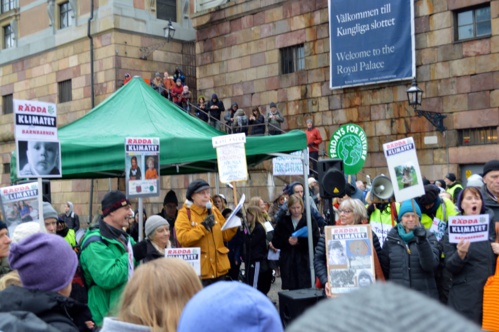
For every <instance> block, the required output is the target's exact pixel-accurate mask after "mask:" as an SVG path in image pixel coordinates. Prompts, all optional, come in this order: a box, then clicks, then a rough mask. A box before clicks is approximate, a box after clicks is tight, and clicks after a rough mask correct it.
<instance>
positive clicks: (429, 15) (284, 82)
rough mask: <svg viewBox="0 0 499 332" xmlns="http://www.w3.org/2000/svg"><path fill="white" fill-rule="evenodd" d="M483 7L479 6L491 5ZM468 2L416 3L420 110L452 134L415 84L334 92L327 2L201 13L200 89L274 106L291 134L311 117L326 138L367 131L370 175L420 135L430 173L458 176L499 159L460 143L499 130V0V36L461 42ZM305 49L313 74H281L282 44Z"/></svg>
mask: <svg viewBox="0 0 499 332" xmlns="http://www.w3.org/2000/svg"><path fill="white" fill-rule="evenodd" d="M477 1H478V2H477ZM477 1H474V2H473V4H475V3H482V2H484V1H481V0H477ZM485 2H487V1H485ZM469 5H471V4H470V3H468V2H467V1H464V2H463V1H457V2H456V1H451V0H434V1H426V0H424V1H423V0H417V1H415V2H414V6H415V31H416V67H417V80H418V85H419V87H420V88H422V89H423V90H424V92H425V93H424V96H423V99H424V100H423V105H422V107H421V109H425V110H431V111H437V112H443V113H445V114H446V115H447V118H446V119H445V120H444V124H445V126H446V127H447V128H448V130H447V132H446V133H445V136H444V135H442V134H441V133H439V132H436V131H435V128H434V127H433V126H432V125H431V124H430V123H429V122H428V121H427V120H426V119H424V118H418V117H416V116H415V115H414V113H413V110H412V108H410V107H409V106H408V104H407V96H406V90H407V89H408V88H409V86H410V84H411V82H410V81H406V82H399V83H386V84H378V85H369V86H364V87H353V88H345V89H340V90H334V91H331V90H330V89H329V21H328V20H329V18H328V2H327V1H326V0H315V1H299V0H271V1H253V0H251V1H250V0H236V1H231V2H229V3H227V4H225V5H222V6H219V7H217V8H215V9H212V10H209V11H204V12H200V13H197V14H196V15H195V16H194V17H193V26H194V27H195V28H196V29H197V30H198V32H197V41H196V52H197V63H198V75H197V76H198V89H199V91H200V93H203V94H204V95H210V94H211V93H212V92H216V93H217V94H218V96H219V98H221V99H223V101H224V103H225V105H226V107H227V106H228V105H230V104H231V103H232V102H237V103H238V104H239V106H240V107H242V108H244V109H246V110H249V109H250V107H254V106H260V105H261V106H263V108H265V109H266V108H267V107H268V104H269V103H270V102H272V101H274V102H276V103H277V105H278V108H279V109H280V111H281V112H282V113H283V114H284V116H285V117H286V121H285V124H284V128H285V129H296V128H298V129H304V128H305V121H306V119H307V118H312V119H313V120H314V122H315V124H316V126H317V127H318V128H319V130H320V132H321V134H322V136H323V138H325V139H326V140H327V139H329V138H330V137H331V135H332V133H334V131H335V130H336V129H337V128H338V127H339V126H341V125H343V124H345V123H349V122H353V123H356V124H358V125H360V126H361V127H362V128H364V130H365V132H366V134H367V136H368V149H369V153H368V158H367V161H366V163H365V165H364V168H363V169H362V171H361V173H360V174H359V178H361V179H363V178H364V175H365V174H369V175H371V177H373V176H375V175H377V174H379V173H385V174H387V173H388V172H387V169H386V160H385V158H384V156H383V152H382V145H383V143H385V142H388V141H392V140H396V139H400V138H402V137H407V136H412V137H414V140H415V142H416V146H417V148H418V157H419V162H420V165H421V170H422V173H423V175H425V176H427V177H428V178H429V179H437V178H443V176H444V175H445V174H446V173H447V172H449V171H451V172H455V173H456V174H459V165H460V164H477V163H484V162H486V161H487V160H489V159H491V158H498V159H499V149H497V145H489V146H474V147H459V146H458V135H457V129H463V128H478V127H483V126H494V127H496V126H499V92H498V91H499V90H498V89H497V88H498V87H499V61H498V60H499V58H498V57H499V18H498V16H499V1H497V0H492V1H490V5H491V18H492V36H491V37H487V38H482V39H477V40H471V41H467V42H455V41H454V26H453V25H454V22H453V12H452V10H455V9H457V8H462V7H464V6H469ZM301 43H303V44H304V47H305V70H303V71H299V72H295V73H292V74H286V75H282V74H280V69H279V61H280V59H279V48H281V47H286V46H290V45H298V44H301ZM426 136H437V137H438V143H437V144H433V145H425V144H424V137H426ZM327 145H328V144H327V143H325V144H323V150H324V151H327ZM470 150H471V151H473V153H468V152H469V151H470ZM447 156H449V157H447Z"/></svg>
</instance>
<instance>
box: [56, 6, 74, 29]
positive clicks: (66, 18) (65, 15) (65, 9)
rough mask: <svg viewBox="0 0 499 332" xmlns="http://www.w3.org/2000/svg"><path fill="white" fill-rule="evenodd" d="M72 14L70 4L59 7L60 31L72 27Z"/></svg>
mask: <svg viewBox="0 0 499 332" xmlns="http://www.w3.org/2000/svg"><path fill="white" fill-rule="evenodd" d="M72 14H73V13H72V9H71V6H70V5H69V2H64V3H61V4H60V5H59V29H64V28H67V27H70V26H71V25H72V22H73V21H72V20H71V15H72Z"/></svg>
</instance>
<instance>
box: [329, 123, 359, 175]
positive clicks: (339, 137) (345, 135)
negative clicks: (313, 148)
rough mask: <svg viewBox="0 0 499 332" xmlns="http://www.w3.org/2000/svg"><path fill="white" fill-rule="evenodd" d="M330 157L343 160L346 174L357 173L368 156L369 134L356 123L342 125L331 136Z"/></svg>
mask: <svg viewBox="0 0 499 332" xmlns="http://www.w3.org/2000/svg"><path fill="white" fill-rule="evenodd" d="M329 157H330V158H332V159H341V160H343V169H344V173H345V174H351V175H353V174H357V173H358V172H359V171H360V170H361V169H362V167H363V166H364V163H365V162H366V158H367V136H366V133H365V132H364V130H363V129H362V128H361V127H359V126H357V125H356V124H353V123H349V124H346V125H343V126H341V127H340V128H338V130H336V131H335V132H334V134H333V135H332V136H331V140H330V142H329Z"/></svg>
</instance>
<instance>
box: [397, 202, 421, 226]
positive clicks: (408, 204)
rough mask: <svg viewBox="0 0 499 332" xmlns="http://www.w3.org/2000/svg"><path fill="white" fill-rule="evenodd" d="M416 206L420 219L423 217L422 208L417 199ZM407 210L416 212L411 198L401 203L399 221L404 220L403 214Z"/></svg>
mask: <svg viewBox="0 0 499 332" xmlns="http://www.w3.org/2000/svg"><path fill="white" fill-rule="evenodd" d="M414 207H415V208H416V214H417V215H418V216H419V219H421V218H422V215H421V209H420V208H419V205H418V203H416V201H414ZM407 212H414V210H413V208H412V203H411V200H407V201H404V202H402V204H400V209H399V221H400V220H402V216H403V215H404V214H406V213H407Z"/></svg>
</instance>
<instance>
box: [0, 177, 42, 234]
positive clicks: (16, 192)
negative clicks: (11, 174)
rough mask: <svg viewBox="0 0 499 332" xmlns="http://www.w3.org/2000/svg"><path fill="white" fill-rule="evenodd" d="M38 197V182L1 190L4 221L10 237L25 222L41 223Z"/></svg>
mask: <svg viewBox="0 0 499 332" xmlns="http://www.w3.org/2000/svg"><path fill="white" fill-rule="evenodd" d="M38 195H39V190H38V182H28V183H24V184H20V185H16V186H10V187H3V188H1V189H0V201H1V204H2V213H3V216H4V218H3V219H4V222H5V224H6V225H7V228H8V231H9V234H10V235H12V234H14V230H15V228H16V227H17V226H18V225H19V224H21V223H23V222H28V221H36V222H38V221H39V212H38Z"/></svg>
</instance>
